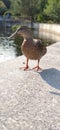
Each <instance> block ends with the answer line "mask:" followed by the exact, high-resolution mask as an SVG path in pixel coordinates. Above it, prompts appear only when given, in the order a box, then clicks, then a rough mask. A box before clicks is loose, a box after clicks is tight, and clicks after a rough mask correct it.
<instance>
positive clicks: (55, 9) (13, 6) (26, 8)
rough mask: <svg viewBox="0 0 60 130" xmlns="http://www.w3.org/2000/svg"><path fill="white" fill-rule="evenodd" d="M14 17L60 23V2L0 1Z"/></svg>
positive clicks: (50, 0) (59, 0) (37, 0)
mask: <svg viewBox="0 0 60 130" xmlns="http://www.w3.org/2000/svg"><path fill="white" fill-rule="evenodd" d="M0 1H2V2H4V4H5V6H6V8H7V9H8V10H11V11H12V12H13V14H14V15H19V16H28V17H31V18H32V20H37V21H39V22H45V21H46V22H47V21H48V20H52V21H54V22H58V23H60V0H0Z"/></svg>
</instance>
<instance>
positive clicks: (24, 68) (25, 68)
mask: <svg viewBox="0 0 60 130" xmlns="http://www.w3.org/2000/svg"><path fill="white" fill-rule="evenodd" d="M28 61H29V60H28V59H27V60H26V66H25V67H20V69H23V70H27V69H28V68H29V66H28Z"/></svg>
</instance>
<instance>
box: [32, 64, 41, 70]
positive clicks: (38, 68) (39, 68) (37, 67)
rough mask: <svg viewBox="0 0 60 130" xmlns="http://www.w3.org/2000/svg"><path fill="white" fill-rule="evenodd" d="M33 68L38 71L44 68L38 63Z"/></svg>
mask: <svg viewBox="0 0 60 130" xmlns="http://www.w3.org/2000/svg"><path fill="white" fill-rule="evenodd" d="M33 69H36V70H37V71H38V70H41V71H42V68H41V67H39V66H38V65H37V66H36V67H34V68H33Z"/></svg>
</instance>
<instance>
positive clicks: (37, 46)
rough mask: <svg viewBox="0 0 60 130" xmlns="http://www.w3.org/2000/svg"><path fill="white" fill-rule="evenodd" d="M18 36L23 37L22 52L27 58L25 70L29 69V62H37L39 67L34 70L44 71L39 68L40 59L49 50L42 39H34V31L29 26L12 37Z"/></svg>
mask: <svg viewBox="0 0 60 130" xmlns="http://www.w3.org/2000/svg"><path fill="white" fill-rule="evenodd" d="M16 35H18V36H22V37H23V42H22V45H21V50H22V53H23V55H24V56H25V57H26V65H25V67H24V68H23V70H27V69H29V65H28V62H29V60H37V65H36V66H35V67H34V68H33V69H36V70H37V71H38V70H42V68H41V67H40V66H39V63H40V59H41V58H42V57H43V56H44V55H45V54H46V52H47V48H46V46H45V45H44V44H43V43H42V41H41V40H40V39H34V38H33V35H32V31H31V29H30V28H29V27H28V26H21V27H19V28H18V29H17V30H16V31H15V32H14V33H13V34H12V35H11V36H10V37H9V39H11V38H14V37H15V36H16Z"/></svg>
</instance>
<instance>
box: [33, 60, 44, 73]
mask: <svg viewBox="0 0 60 130" xmlns="http://www.w3.org/2000/svg"><path fill="white" fill-rule="evenodd" d="M39 62H40V59H38V64H37V66H35V67H34V68H33V69H36V70H37V71H38V70H41V71H42V68H41V67H39Z"/></svg>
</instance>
